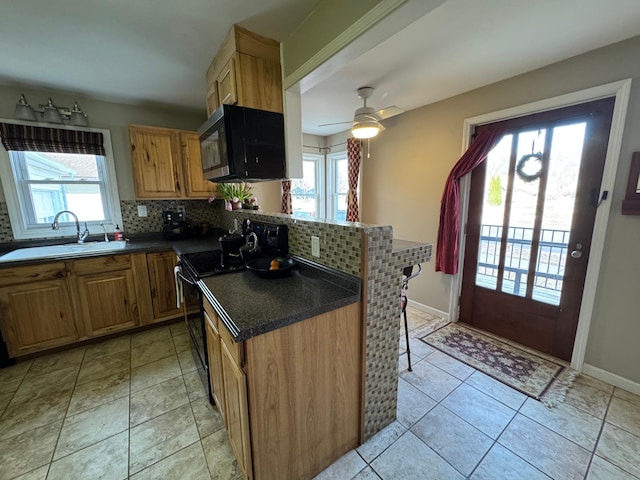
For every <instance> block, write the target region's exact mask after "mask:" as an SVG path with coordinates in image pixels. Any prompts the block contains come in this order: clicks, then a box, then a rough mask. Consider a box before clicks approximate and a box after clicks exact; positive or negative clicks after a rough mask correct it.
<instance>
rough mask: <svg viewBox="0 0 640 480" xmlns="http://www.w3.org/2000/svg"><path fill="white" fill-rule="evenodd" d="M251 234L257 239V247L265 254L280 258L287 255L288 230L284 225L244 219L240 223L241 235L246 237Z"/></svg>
mask: <svg viewBox="0 0 640 480" xmlns="http://www.w3.org/2000/svg"><path fill="white" fill-rule="evenodd" d="M252 232H253V233H255V234H256V236H257V237H258V245H259V246H260V247H261V248H262V249H263V250H264V251H265V253H267V254H270V255H274V256H281V257H285V256H286V255H287V254H288V253H289V230H288V227H287V226H286V225H282V224H275V223H266V222H254V221H252V220H249V219H245V220H244V221H243V222H242V234H243V235H244V236H245V237H246V236H247V235H249V234H250V233H252Z"/></svg>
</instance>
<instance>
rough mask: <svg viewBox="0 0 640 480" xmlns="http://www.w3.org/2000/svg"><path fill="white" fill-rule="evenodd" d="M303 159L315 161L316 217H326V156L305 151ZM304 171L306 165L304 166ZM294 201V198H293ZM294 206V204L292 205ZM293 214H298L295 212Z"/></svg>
mask: <svg viewBox="0 0 640 480" xmlns="http://www.w3.org/2000/svg"><path fill="white" fill-rule="evenodd" d="M302 161H303V162H305V161H307V162H308V161H312V162H315V178H316V184H315V189H316V195H315V197H316V212H317V216H316V218H325V211H326V209H325V200H324V192H325V188H324V185H325V156H324V155H322V154H318V153H303V154H302ZM303 171H304V167H303ZM292 202H293V200H292ZM292 206H293V205H292ZM293 216H294V217H295V216H297V215H296V214H295V213H294V214H293Z"/></svg>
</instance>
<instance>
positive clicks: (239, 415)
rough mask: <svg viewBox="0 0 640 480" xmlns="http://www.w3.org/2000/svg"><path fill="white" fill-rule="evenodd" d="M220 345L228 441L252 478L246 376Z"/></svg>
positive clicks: (242, 466)
mask: <svg viewBox="0 0 640 480" xmlns="http://www.w3.org/2000/svg"><path fill="white" fill-rule="evenodd" d="M222 328H224V326H223V327H222ZM220 345H221V353H222V380H223V382H224V395H225V406H226V412H225V420H226V422H225V423H226V425H227V432H228V433H229V443H230V444H231V448H232V449H233V453H235V455H236V459H237V460H238V463H239V464H240V467H241V468H242V471H243V472H244V474H245V475H246V476H247V477H248V478H252V477H253V475H252V473H253V472H252V468H251V443H250V440H249V438H250V437H249V412H248V408H247V376H246V375H245V374H244V372H243V371H242V369H241V368H240V366H239V365H238V364H237V363H236V362H235V361H234V359H233V356H232V355H231V353H230V351H229V349H228V348H227V346H226V344H225V343H224V341H222V342H220Z"/></svg>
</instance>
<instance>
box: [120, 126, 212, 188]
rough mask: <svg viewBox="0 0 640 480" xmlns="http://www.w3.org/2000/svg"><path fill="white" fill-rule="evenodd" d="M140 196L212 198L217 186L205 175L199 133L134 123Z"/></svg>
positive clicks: (133, 150)
mask: <svg viewBox="0 0 640 480" xmlns="http://www.w3.org/2000/svg"><path fill="white" fill-rule="evenodd" d="M129 137H130V140H131V163H132V166H133V181H134V186H135V190H136V197H137V198H208V197H209V196H210V195H212V194H214V193H215V192H216V185H215V184H214V183H211V182H209V181H208V180H206V179H205V178H204V175H203V173H202V165H201V163H200V142H199V139H198V134H197V133H196V132H188V131H183V130H175V129H171V128H161V127H149V126H143V125H130V126H129Z"/></svg>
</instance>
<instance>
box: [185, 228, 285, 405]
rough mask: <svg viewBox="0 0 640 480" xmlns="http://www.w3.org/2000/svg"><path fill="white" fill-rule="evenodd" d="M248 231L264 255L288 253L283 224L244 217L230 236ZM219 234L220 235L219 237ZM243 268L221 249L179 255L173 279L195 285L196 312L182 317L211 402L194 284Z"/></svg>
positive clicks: (239, 259)
mask: <svg viewBox="0 0 640 480" xmlns="http://www.w3.org/2000/svg"><path fill="white" fill-rule="evenodd" d="M251 234H253V235H251ZM249 235H251V238H256V239H257V242H258V247H259V251H260V252H261V255H264V256H265V257H267V256H271V257H285V256H286V255H287V254H288V253H289V236H288V229H287V226H286V225H276V224H271V223H265V222H251V221H250V220H245V221H244V222H243V224H242V235H241V236H240V235H236V236H234V238H235V239H237V238H241V239H242V240H245V238H246V237H247V236H249ZM222 238H223V237H221V238H220V239H222ZM220 239H219V240H220ZM233 245H234V246H233V248H234V249H235V250H236V251H237V250H238V248H239V247H238V245H240V243H239V242H238V243H234V244H233ZM229 248H231V247H229ZM245 270H246V265H245V262H244V261H243V259H242V257H241V256H240V255H228V256H227V257H226V261H224V259H223V251H222V250H221V249H216V250H208V251H203V252H195V253H184V254H181V255H180V262H179V263H178V271H176V276H177V280H179V281H181V282H182V285H183V286H184V288H194V289H196V294H197V295H198V298H199V300H200V313H199V315H196V316H185V321H186V324H187V329H188V330H189V333H190V335H191V340H192V341H193V345H194V347H195V355H196V357H197V358H196V361H197V362H199V363H200V364H201V365H202V367H203V368H202V372H203V373H202V375H201V378H202V381H203V383H204V384H205V388H206V389H207V391H209V401H210V402H213V397H212V396H211V391H210V388H211V386H210V384H209V380H208V379H209V359H208V355H207V345H206V335H205V334H204V332H205V327H204V325H205V323H204V322H205V319H204V309H203V306H202V294H201V293H200V290H199V289H198V288H197V284H198V281H199V280H202V279H203V278H206V277H210V276H213V275H223V274H231V273H235V272H241V271H245Z"/></svg>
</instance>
